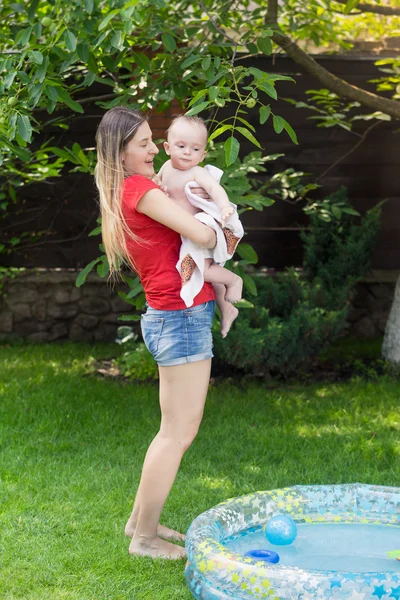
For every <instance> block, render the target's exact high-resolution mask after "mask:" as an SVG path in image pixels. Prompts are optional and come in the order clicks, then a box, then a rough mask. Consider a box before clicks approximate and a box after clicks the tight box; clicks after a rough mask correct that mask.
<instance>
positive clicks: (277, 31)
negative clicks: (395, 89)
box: [265, 0, 400, 119]
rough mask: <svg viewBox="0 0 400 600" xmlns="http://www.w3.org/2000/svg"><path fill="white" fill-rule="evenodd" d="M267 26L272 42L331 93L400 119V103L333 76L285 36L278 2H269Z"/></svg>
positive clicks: (273, 0) (272, 0) (269, 0)
mask: <svg viewBox="0 0 400 600" xmlns="http://www.w3.org/2000/svg"><path fill="white" fill-rule="evenodd" d="M265 25H266V26H267V27H268V28H271V29H273V31H274V34H273V36H272V40H273V41H274V42H275V44H277V45H278V46H279V47H280V48H282V50H285V52H286V54H287V55H288V56H290V58H292V59H293V60H294V62H295V63H297V64H298V65H300V66H301V67H303V69H304V70H305V71H307V72H308V73H310V75H313V76H314V77H315V78H316V79H318V80H319V81H320V83H322V85H324V86H325V87H326V88H328V89H329V90H331V92H334V93H335V94H337V95H338V96H341V97H344V98H350V99H351V100H355V101H357V102H359V103H360V104H362V105H363V106H366V107H367V108H370V109H372V110H374V111H375V110H379V111H381V112H383V113H385V114H387V115H390V116H391V117H393V118H394V119H400V102H397V101H396V100H391V99H389V98H384V97H382V96H378V95H377V94H373V93H372V92H367V91H366V90H363V89H361V88H359V87H357V86H355V85H351V84H350V83H347V81H344V79H340V78H339V77H336V75H333V73H331V72H330V71H328V70H327V69H325V68H324V67H322V66H321V65H320V64H319V63H317V61H316V60H314V59H313V58H312V57H311V56H309V55H308V54H307V53H306V52H304V50H302V49H301V48H300V47H299V46H298V45H297V44H296V43H295V42H293V41H292V40H291V39H290V38H289V37H288V36H287V35H285V34H284V33H283V31H282V30H281V28H280V27H279V25H278V0H268V10H267V14H266V17H265Z"/></svg>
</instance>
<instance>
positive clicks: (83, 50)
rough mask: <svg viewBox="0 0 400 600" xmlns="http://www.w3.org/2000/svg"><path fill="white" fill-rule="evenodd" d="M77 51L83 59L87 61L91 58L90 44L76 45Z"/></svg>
mask: <svg viewBox="0 0 400 600" xmlns="http://www.w3.org/2000/svg"><path fill="white" fill-rule="evenodd" d="M76 52H77V54H78V57H79V58H80V59H81V61H82V62H84V63H87V61H88V60H89V45H88V44H78V45H77V47H76Z"/></svg>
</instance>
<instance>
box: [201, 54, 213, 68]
mask: <svg viewBox="0 0 400 600" xmlns="http://www.w3.org/2000/svg"><path fill="white" fill-rule="evenodd" d="M210 65H211V56H205V57H204V58H203V60H202V61H201V68H202V69H203V71H207V70H208V69H209V68H210Z"/></svg>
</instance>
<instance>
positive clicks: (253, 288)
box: [241, 273, 257, 296]
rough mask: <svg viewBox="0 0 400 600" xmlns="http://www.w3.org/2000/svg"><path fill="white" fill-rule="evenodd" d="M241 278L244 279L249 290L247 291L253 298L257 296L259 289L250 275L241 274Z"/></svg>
mask: <svg viewBox="0 0 400 600" xmlns="http://www.w3.org/2000/svg"><path fill="white" fill-rule="evenodd" d="M241 277H242V279H243V283H244V286H245V288H246V289H247V291H248V292H249V293H250V294H251V295H252V296H257V287H256V284H255V281H254V279H253V278H252V277H250V275H247V273H241Z"/></svg>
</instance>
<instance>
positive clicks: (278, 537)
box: [265, 515, 297, 546]
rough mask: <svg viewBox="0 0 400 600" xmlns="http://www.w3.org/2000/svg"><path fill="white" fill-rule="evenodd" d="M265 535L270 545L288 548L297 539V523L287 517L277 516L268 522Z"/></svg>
mask: <svg viewBox="0 0 400 600" xmlns="http://www.w3.org/2000/svg"><path fill="white" fill-rule="evenodd" d="M265 535H266V536H267V540H268V541H269V542H270V544H275V545H276V546H288V545H289V544H291V543H292V542H294V540H295V539H296V536H297V527H296V523H295V522H294V521H293V519H291V518H290V517H288V516H287V515H276V516H275V517H272V518H271V519H270V520H269V521H268V522H267V524H266V526H265Z"/></svg>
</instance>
